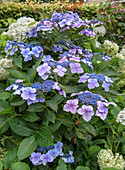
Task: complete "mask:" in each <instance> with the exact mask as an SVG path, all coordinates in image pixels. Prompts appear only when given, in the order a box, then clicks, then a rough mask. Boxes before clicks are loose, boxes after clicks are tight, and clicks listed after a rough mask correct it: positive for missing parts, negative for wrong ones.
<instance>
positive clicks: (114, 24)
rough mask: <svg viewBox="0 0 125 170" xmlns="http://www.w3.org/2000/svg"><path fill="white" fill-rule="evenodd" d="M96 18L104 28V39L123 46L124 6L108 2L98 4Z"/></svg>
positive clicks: (124, 29) (124, 28)
mask: <svg viewBox="0 0 125 170" xmlns="http://www.w3.org/2000/svg"><path fill="white" fill-rule="evenodd" d="M97 17H98V18H99V20H101V21H102V22H103V23H104V26H105V28H106V31H107V32H106V35H105V38H106V39H109V40H111V41H114V42H116V43H117V44H119V45H123V44H124V43H125V6H122V4H118V3H114V2H110V1H108V2H106V3H105V4H102V5H101V4H100V7H99V9H98V10H97Z"/></svg>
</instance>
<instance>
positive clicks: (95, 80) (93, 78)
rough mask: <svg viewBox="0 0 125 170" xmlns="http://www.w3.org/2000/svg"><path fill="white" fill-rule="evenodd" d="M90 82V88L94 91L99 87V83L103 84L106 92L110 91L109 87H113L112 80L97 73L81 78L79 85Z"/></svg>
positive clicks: (86, 74)
mask: <svg viewBox="0 0 125 170" xmlns="http://www.w3.org/2000/svg"><path fill="white" fill-rule="evenodd" d="M87 80H88V88H89V89H94V88H95V87H99V83H102V87H103V88H104V89H105V91H109V87H110V86H112V83H113V81H112V80H111V78H109V77H107V76H105V75H103V74H95V73H91V74H88V73H85V74H84V75H82V76H80V79H79V81H78V83H85V82H87Z"/></svg>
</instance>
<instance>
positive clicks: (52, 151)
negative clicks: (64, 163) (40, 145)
mask: <svg viewBox="0 0 125 170" xmlns="http://www.w3.org/2000/svg"><path fill="white" fill-rule="evenodd" d="M48 154H50V155H51V156H52V157H53V158H54V159H55V158H56V157H57V156H58V155H59V152H58V151H57V150H56V149H51V150H49V151H48Z"/></svg>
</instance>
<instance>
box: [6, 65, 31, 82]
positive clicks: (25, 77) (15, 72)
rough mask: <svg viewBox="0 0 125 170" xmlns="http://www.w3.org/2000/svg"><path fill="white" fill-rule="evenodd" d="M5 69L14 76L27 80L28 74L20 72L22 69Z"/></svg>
mask: <svg viewBox="0 0 125 170" xmlns="http://www.w3.org/2000/svg"><path fill="white" fill-rule="evenodd" d="M6 70H7V71H8V72H9V73H10V74H12V75H13V76H14V77H16V78H18V79H22V80H25V81H27V82H29V78H28V75H27V74H26V73H25V72H22V71H19V70H14V69H10V68H6Z"/></svg>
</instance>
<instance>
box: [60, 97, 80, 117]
mask: <svg viewBox="0 0 125 170" xmlns="http://www.w3.org/2000/svg"><path fill="white" fill-rule="evenodd" d="M78 107H79V106H78V99H73V100H67V102H66V104H65V105H64V107H63V110H64V111H66V112H71V113H73V114H75V113H76V111H77V108H78Z"/></svg>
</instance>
